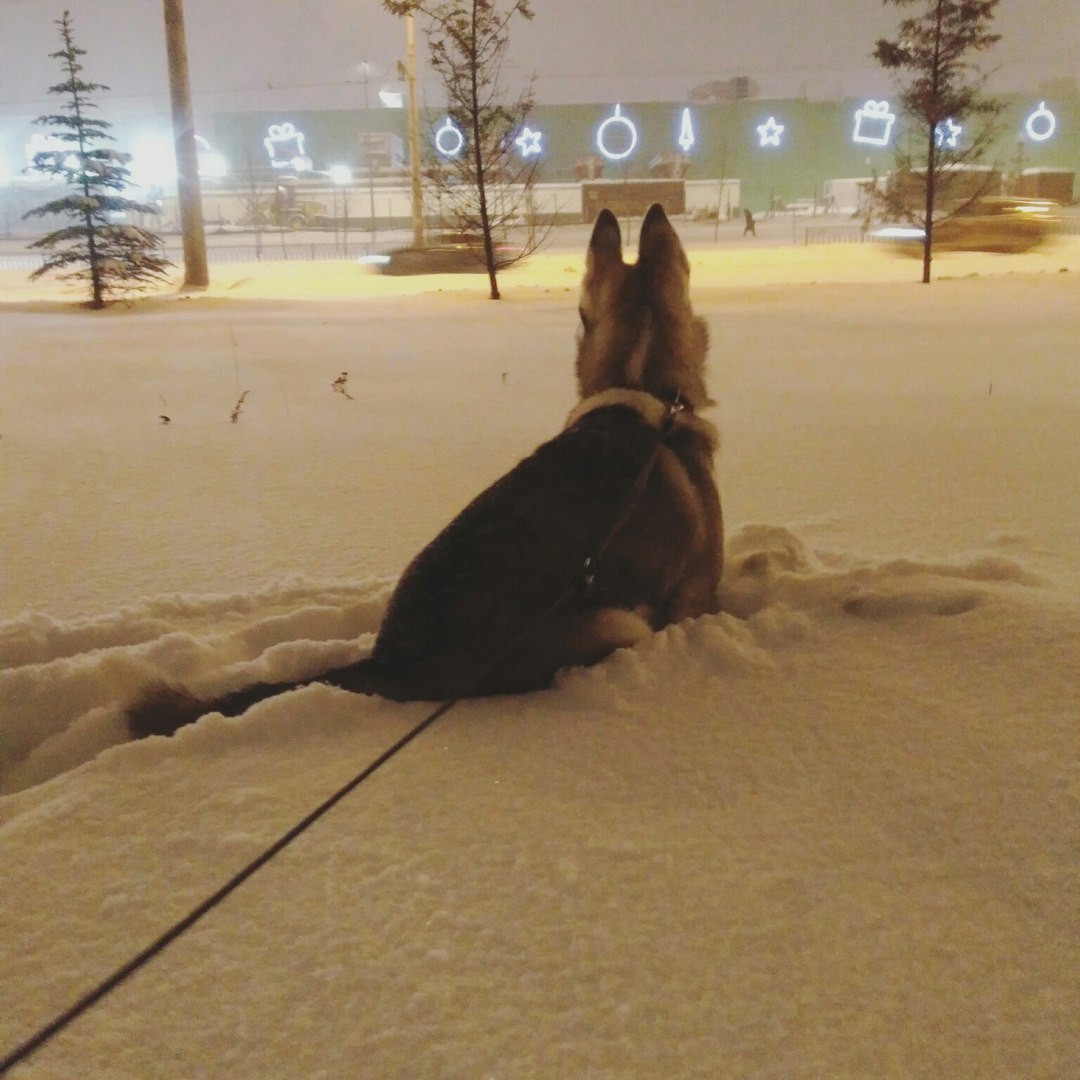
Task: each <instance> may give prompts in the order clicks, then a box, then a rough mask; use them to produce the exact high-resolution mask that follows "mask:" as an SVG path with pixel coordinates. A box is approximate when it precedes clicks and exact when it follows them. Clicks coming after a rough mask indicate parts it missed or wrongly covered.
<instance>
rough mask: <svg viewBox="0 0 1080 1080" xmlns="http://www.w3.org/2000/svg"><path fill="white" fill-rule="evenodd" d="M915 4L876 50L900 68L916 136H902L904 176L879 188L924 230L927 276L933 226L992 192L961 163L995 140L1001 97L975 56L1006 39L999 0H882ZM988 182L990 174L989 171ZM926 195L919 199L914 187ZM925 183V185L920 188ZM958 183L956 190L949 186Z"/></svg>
mask: <svg viewBox="0 0 1080 1080" xmlns="http://www.w3.org/2000/svg"><path fill="white" fill-rule="evenodd" d="M883 2H884V3H886V4H895V5H896V6H897V7H901V8H912V7H913V8H915V9H916V11H915V12H914V13H913V14H912V15H910V16H909V17H908V18H905V19H903V20H902V21H901V23H900V25H899V27H898V28H897V35H898V36H897V37H896V39H895V40H891V41H890V40H887V39H885V38H881V39H879V40H878V42H877V46H876V47H875V49H874V53H873V55H874V57H875V59H877V61H878V63H880V64H881V66H882V67H884V68H886V69H888V70H892V71H895V72H898V73H902V74H900V75H899V76H898V77H899V78H900V103H901V108H902V109H903V112H904V115H905V116H906V117H907V119H908V121H909V123H910V126H911V129H912V130H911V131H910V133H909V134H910V137H911V140H910V143H908V144H904V143H903V141H901V142H900V143H898V147H899V148H898V150H897V154H896V164H897V173H898V175H899V177H900V178H901V181H902V182H901V183H900V184H898V185H895V186H894V187H893V188H892V189H890V190H888V191H886V192H884V193H883V194H881V195H880V196H879V199H880V201H881V202H883V203H884V208H885V209H886V211H887V212H889V213H890V214H891V215H892V216H894V217H899V218H902V219H903V220H906V221H908V222H910V223H911V224H912V225H915V226H917V227H919V228H921V229H922V230H923V235H924V239H923V276H922V280H923V282H924V283H929V281H930V260H931V256H932V252H933V242H934V226H935V224H940V223H941V222H942V221H944V220H946V219H947V218H948V217H951V216H952V214H953V213H955V212H956V211H957V210H959V209H963V207H964V206H966V205H967V204H970V203H971V202H972V200H974V199H975V198H978V197H979V196H980V195H981V194H984V193H985V185H984V188H983V190H979V189H978V188H977V187H974V188H973V187H972V185H971V183H970V180H969V181H968V182H967V183H966V184H965V186H964V189H963V195H962V197H960V198H957V197H956V190H957V189H956V185H957V183H958V181H959V178H960V176H961V170H960V168H959V167H960V166H970V165H974V164H977V163H978V162H980V161H981V160H982V159H983V157H984V156H985V154H986V151H987V148H988V147H989V145H990V143H991V142H992V141H993V138H994V135H995V130H996V120H997V118H998V116H999V114H1000V113H1001V108H1002V105H1001V103H1000V102H999V101H997V100H996V99H994V98H992V97H989V96H987V95H986V94H985V92H984V91H985V87H986V81H987V79H988V78H989V75H988V73H986V72H984V71H982V70H981V69H980V68H979V67H978V65H977V64H976V63H975V62H974V59H973V57H974V55H975V54H977V53H982V52H985V51H986V50H987V49H990V48H991V47H992V46H993V45H995V44H996V43H997V42H998V41H999V40H1000V39H1001V35H1000V34H994V33H991V31H990V28H991V24H992V23H993V21H994V9H995V8H996V7H997V5H998V0H883ZM987 183H989V174H988V178H987ZM913 188H914V189H915V191H916V192H917V193H918V194H921V195H922V196H923V198H921V199H918V198H916V199H913V198H912V189H913ZM920 189H921V191H920ZM950 189H952V191H950Z"/></svg>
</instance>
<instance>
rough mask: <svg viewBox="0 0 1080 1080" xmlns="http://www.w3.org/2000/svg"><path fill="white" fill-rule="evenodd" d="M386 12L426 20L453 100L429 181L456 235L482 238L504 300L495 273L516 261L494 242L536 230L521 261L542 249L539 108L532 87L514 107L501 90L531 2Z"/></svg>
mask: <svg viewBox="0 0 1080 1080" xmlns="http://www.w3.org/2000/svg"><path fill="white" fill-rule="evenodd" d="M383 6H384V7H385V8H386V9H387V10H388V11H390V12H392V13H393V14H395V15H411V14H414V13H420V14H421V15H424V16H426V18H427V21H428V25H427V27H426V32H427V38H428V47H429V50H430V59H431V66H432V68H434V70H435V73H436V74H437V75H438V76H439V79H440V80H441V82H442V84H443V88H444V89H445V91H446V98H447V116H446V121H445V122H444V121H440V122H439V123H438V124H437V125H436V131H435V133H434V134H435V140H434V145H435V146H436V147H437V157H436V159H435V161H434V163H433V164H432V165H431V166H430V167H429V169H428V170H427V176H428V179H429V182H430V183H432V184H433V185H434V186H435V189H436V192H437V195H438V198H439V203H440V206H441V207H442V211H443V213H444V214H445V216H446V217H447V218H449V220H450V221H451V222H452V223H453V227H454V229H455V231H458V232H463V233H467V234H469V235H474V236H478V237H481V238H482V240H483V249H484V265H485V266H486V268H487V273H488V280H489V281H490V284H491V299H492V300H498V299H499V284H498V278H497V271H498V269H499V267H500V266H506V265H508V264H509V262H510V261H512V260H511V259H508V258H507V257H506V256H505V255H504V254H503V253H497V252H496V238H497V237H499V236H500V235H501V234H502V233H503V231H504V230H505V229H506V228H507V227H509V226H510V225H516V224H519V223H521V222H523V221H524V222H528V223H529V224H530V228H529V232H528V237H527V240H526V243H525V245H524V247H523V248H522V249H521V251H520V252H518V253H517V255H516V258H521V257H523V256H524V255H526V254H528V253H529V252H530V251H533V250H535V249H536V247H537V246H538V244H539V242H540V240H539V238H538V236H537V234H536V232H535V228H534V227H532V226H533V225H534V223H535V213H534V210H533V191H532V187H533V183H534V181H535V177H536V167H537V161H538V159H539V153H538V149H539V141H538V140H539V136H538V135H536V133H532V135H531V136H530V135H527V133H526V132H525V129H524V124H525V120H526V119H527V117H528V115H529V113H530V112H531V111H532V108H533V105H534V99H533V93H532V85H531V82H530V85H529V86H528V87H527V88H526V89H525V90H523V91H522V92H521V93H519V95H518V96H517V97H516V98H514V99H512V100H509V101H508V100H507V99H505V98H504V91H503V87H502V83H501V76H502V69H503V64H504V62H505V59H506V52H507V49H508V47H509V44H510V33H509V25H510V21H511V19H513V17H514V16H515V15H520V16H521V17H522V18H523V19H532V17H533V13H532V9H531V8H530V6H529V0H514V2H513V3H511V4H509V5H508V6H507V7H505V8H500V7H499V6H498V5H497V3H496V2H495V0H383ZM455 133H456V134H455ZM519 140H520V141H519Z"/></svg>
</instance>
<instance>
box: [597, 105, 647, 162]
mask: <svg viewBox="0 0 1080 1080" xmlns="http://www.w3.org/2000/svg"><path fill="white" fill-rule="evenodd" d="M612 124H621V125H622V126H623V127H624V128H626V131H627V134H628V135H629V138H630V144H629V145H628V146H627V147H626V149H625V150H620V151H614V150H609V149H608V148H607V144H606V143H605V142H604V133H605V132H606V131H607V129H608V128H609V127H610V126H611V125H612ZM635 146H637V128H636V127H634V124H633V121H632V120H630V119H628V118H627V117H625V116H623V114H622V106H621V105H616V106H615V113H614V115H613V116H609V117H608V118H607V119H606V120H605V121H604V122H603V123H602V124H601V125H600V126H599V127H598V128H597V129H596V149H597V150H599V151H600V153H601V154H603V155H604V157H606V158H607V159H608V161H622V160H623V159H624V158H628V157H629V156H630V155H631V154H632V153H633V152H634V147H635Z"/></svg>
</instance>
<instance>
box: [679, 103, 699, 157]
mask: <svg viewBox="0 0 1080 1080" xmlns="http://www.w3.org/2000/svg"><path fill="white" fill-rule="evenodd" d="M695 142H697V139H696V137H695V136H694V119H693V117H692V116H691V115H690V110H689V109H683V111H682V121H681V123H680V124H679V148H680V149H681V150H682V152H683V153H684V154H689V153H690V147H691V146H693V145H694V143H695Z"/></svg>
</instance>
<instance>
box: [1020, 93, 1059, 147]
mask: <svg viewBox="0 0 1080 1080" xmlns="http://www.w3.org/2000/svg"><path fill="white" fill-rule="evenodd" d="M1056 128H1057V117H1056V116H1054V114H1053V113H1052V112H1051V111H1050V110H1049V109H1048V108H1047V107H1046V102H1045V101H1040V102H1039V107H1038V108H1037V109H1036V110H1035V111H1034V112H1033V113H1032V114H1031V115H1030V116H1029V117H1028V118H1027V120H1025V121H1024V130H1025V131H1026V132H1027V134H1028V138H1029V139H1034V140H1035V142H1046V140H1047V139H1049V138H1050V136H1051V135H1053V134H1054V131H1055V129H1056Z"/></svg>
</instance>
